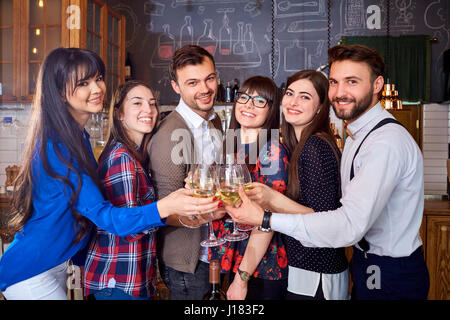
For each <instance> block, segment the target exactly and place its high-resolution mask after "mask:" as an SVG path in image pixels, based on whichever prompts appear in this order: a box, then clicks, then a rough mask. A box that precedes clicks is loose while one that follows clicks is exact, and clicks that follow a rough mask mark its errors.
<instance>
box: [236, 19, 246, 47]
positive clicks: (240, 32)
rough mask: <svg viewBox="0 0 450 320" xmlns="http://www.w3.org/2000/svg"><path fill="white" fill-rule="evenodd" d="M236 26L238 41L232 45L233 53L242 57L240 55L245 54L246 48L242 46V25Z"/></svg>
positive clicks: (240, 23)
mask: <svg viewBox="0 0 450 320" xmlns="http://www.w3.org/2000/svg"><path fill="white" fill-rule="evenodd" d="M237 25H238V29H239V32H238V40H237V42H236V43H235V44H234V45H233V53H234V54H238V55H242V54H245V52H246V48H245V44H244V23H243V22H238V24H237Z"/></svg>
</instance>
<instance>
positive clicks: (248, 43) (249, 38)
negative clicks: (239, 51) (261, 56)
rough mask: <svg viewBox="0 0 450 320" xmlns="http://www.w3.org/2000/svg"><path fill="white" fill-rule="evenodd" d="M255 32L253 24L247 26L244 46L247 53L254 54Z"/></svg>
mask: <svg viewBox="0 0 450 320" xmlns="http://www.w3.org/2000/svg"><path fill="white" fill-rule="evenodd" d="M253 40H254V37H253V31H252V25H251V23H247V24H246V25H245V33H244V45H245V52H246V53H253Z"/></svg>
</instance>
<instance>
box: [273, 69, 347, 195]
mask: <svg viewBox="0 0 450 320" xmlns="http://www.w3.org/2000/svg"><path fill="white" fill-rule="evenodd" d="M301 79H307V80H309V81H311V83H312V84H313V86H314V89H315V90H316V92H317V94H318V96H319V101H320V102H319V103H320V105H319V109H318V110H320V112H319V113H318V114H317V115H316V116H315V117H314V119H313V120H312V121H311V123H309V125H308V126H307V127H306V128H305V129H303V131H302V136H301V137H300V140H297V137H296V136H295V131H294V127H293V126H292V125H291V124H289V123H287V122H286V120H285V118H284V116H283V117H282V122H281V133H282V137H283V142H284V143H285V144H286V146H287V147H288V149H289V152H290V154H291V157H290V159H289V182H288V187H287V191H286V195H287V196H288V197H290V198H291V199H292V200H295V201H298V198H299V196H300V188H301V186H300V180H299V178H298V159H299V157H300V154H301V152H302V149H303V146H304V145H305V142H306V140H308V139H309V137H311V136H312V135H316V136H319V137H320V138H322V139H323V140H325V141H326V142H328V144H329V145H330V146H331V148H332V150H333V152H334V153H335V155H336V158H337V161H338V167H339V161H340V156H341V152H340V150H339V148H338V147H337V145H336V141H335V140H334V135H333V133H332V131H331V128H330V102H329V99H328V79H327V78H326V77H325V76H324V75H323V74H322V73H320V72H318V71H315V70H302V71H299V72H296V73H294V74H293V75H292V76H290V77H289V78H287V80H286V88H289V86H290V85H291V84H292V83H293V82H295V81H297V80H301Z"/></svg>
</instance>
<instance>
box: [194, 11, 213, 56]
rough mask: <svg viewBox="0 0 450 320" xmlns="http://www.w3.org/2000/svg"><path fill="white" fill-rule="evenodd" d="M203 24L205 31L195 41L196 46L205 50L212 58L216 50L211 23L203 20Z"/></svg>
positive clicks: (210, 20) (209, 20) (208, 20)
mask: <svg viewBox="0 0 450 320" xmlns="http://www.w3.org/2000/svg"><path fill="white" fill-rule="evenodd" d="M203 23H204V24H205V31H204V32H203V34H202V35H201V36H200V38H198V39H197V45H198V46H201V47H203V48H205V49H206V50H207V51H208V52H209V53H210V54H211V55H212V56H214V53H215V52H216V48H217V38H216V37H215V36H214V34H213V28H212V25H213V21H212V19H205V20H203Z"/></svg>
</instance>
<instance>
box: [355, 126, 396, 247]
mask: <svg viewBox="0 0 450 320" xmlns="http://www.w3.org/2000/svg"><path fill="white" fill-rule="evenodd" d="M388 123H396V124H398V125H402V124H401V123H400V122H398V121H397V120H395V119H392V118H385V119H383V120H381V121H380V122H378V123H377V125H376V126H375V127H373V128H372V130H370V131H369V133H368V134H367V135H366V136H365V137H364V139H363V140H362V141H361V143H360V145H359V147H358V149H356V152H355V154H354V156H353V160H352V167H351V170H350V180H352V179H353V177H354V176H355V173H354V170H353V162H354V161H355V158H356V155H357V154H358V152H359V149H360V148H361V145H362V144H363V143H364V141H365V140H366V138H367V137H368V136H369V134H371V133H372V131H375V130H376V129H378V128H379V127H382V126H384V125H385V124H388ZM358 245H359V247H360V248H361V249H363V250H364V255H365V254H366V253H367V251H369V249H370V245H369V243H368V242H367V240H366V238H364V237H363V238H362V239H361V240H360V241H359V242H358Z"/></svg>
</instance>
